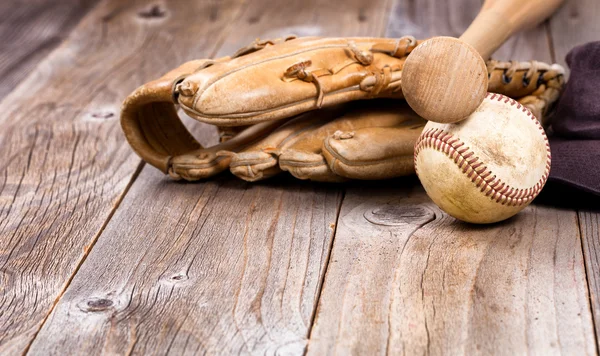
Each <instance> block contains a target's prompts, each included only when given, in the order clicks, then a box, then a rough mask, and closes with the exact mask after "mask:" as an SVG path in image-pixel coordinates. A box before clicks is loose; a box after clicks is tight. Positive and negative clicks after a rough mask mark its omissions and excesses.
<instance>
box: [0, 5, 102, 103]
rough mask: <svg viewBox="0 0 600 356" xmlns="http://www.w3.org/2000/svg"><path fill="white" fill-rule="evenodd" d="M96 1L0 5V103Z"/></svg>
mask: <svg viewBox="0 0 600 356" xmlns="http://www.w3.org/2000/svg"><path fill="white" fill-rule="evenodd" d="M97 2H98V0H34V1H26V2H24V1H19V0H3V1H2V2H0V14H2V15H0V16H1V17H0V39H1V40H2V41H1V42H0V100H1V99H2V98H4V96H5V95H6V94H8V93H9V92H11V91H12V90H13V89H14V88H15V87H16V86H17V85H18V84H19V81H21V80H22V79H24V78H25V77H26V76H27V75H28V74H29V72H30V71H31V70H33V68H35V66H36V65H37V64H38V63H39V62H40V61H41V60H42V59H44V58H45V57H46V56H47V55H48V54H49V53H50V52H51V51H52V50H53V49H54V48H55V47H57V46H58V45H59V44H60V43H61V42H62V41H63V40H64V39H65V38H66V36H67V35H68V34H69V32H71V30H72V28H73V27H74V26H75V25H77V23H78V22H79V21H80V20H81V18H82V17H83V16H84V15H85V14H86V13H87V12H88V11H89V10H90V8H92V7H93V6H94V5H95V4H96V3H97Z"/></svg>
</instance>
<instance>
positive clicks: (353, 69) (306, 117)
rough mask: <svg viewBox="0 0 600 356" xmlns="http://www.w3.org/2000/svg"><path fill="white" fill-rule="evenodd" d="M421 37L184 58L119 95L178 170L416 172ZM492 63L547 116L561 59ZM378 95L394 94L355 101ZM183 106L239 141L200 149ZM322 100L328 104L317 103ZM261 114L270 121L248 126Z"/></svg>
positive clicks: (139, 148)
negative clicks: (182, 115) (406, 69)
mask: <svg viewBox="0 0 600 356" xmlns="http://www.w3.org/2000/svg"><path fill="white" fill-rule="evenodd" d="M416 43H417V42H416V41H414V39H412V38H408V37H407V38H401V39H377V38H302V39H293V38H286V39H281V40H274V41H257V42H255V43H253V44H251V45H250V46H248V47H245V48H243V49H241V50H240V51H238V53H236V54H235V55H234V56H233V57H224V58H220V59H217V60H194V61H190V62H187V63H184V64H183V65H181V66H180V67H178V68H176V69H174V70H172V71H171V72H169V73H167V74H165V75H164V76H162V77H161V78H160V79H157V80H155V81H152V82H150V83H147V84H145V85H143V86H141V87H140V88H138V89H136V90H135V91H134V92H133V93H132V94H131V95H130V96H129V97H128V98H127V99H126V100H125V102H124V104H123V108H122V115H121V124H122V128H123V131H124V132H125V136H126V137H127V140H128V141H129V143H130V144H131V146H132V147H133V149H134V150H135V152H136V153H138V154H139V155H140V157H142V159H144V160H145V161H146V162H148V163H150V164H151V165H153V166H155V167H157V168H158V169H160V170H161V171H163V172H164V173H169V174H170V175H171V176H172V177H173V178H175V179H181V178H182V179H185V180H198V179H204V178H207V177H210V176H213V175H215V174H217V173H219V172H221V171H223V170H226V169H227V168H229V169H230V170H231V171H232V172H233V173H234V174H236V175H238V176H239V177H240V178H242V179H246V180H248V181H256V180H260V179H265V178H268V177H270V176H273V175H276V174H278V173H280V172H281V171H288V172H290V173H291V174H292V175H294V176H296V177H298V178H300V179H312V180H317V181H330V182H332V181H334V182H335V181H342V180H346V179H382V178H389V177H394V176H398V175H405V174H411V173H412V167H411V166H410V165H409V164H407V162H408V160H407V157H409V156H410V154H411V153H410V151H409V150H408V149H409V148H410V147H411V146H412V142H414V136H415V134H416V132H414V131H415V130H416V129H415V127H416V126H415V125H416V124H413V123H412V122H411V123H410V124H409V125H408V126H404V125H406V122H407V118H408V117H412V118H413V119H414V120H417V121H418V120H422V119H420V118H417V117H416V114H414V112H412V111H410V110H409V109H408V107H407V106H406V104H405V103H404V101H403V100H398V99H399V98H401V97H402V96H401V95H402V94H401V90H400V81H399V80H400V74H401V69H402V63H403V61H404V59H405V57H406V55H407V54H408V53H409V52H410V51H411V50H412V48H414V45H415V44H416ZM309 62H310V64H309ZM325 69H326V70H325ZM487 69H488V74H489V78H490V80H489V83H490V87H489V90H490V91H494V92H498V93H502V94H505V95H508V96H511V97H513V98H518V99H519V101H520V102H521V103H523V104H524V105H526V106H527V107H528V108H529V109H530V110H531V111H532V112H533V113H534V114H535V115H536V116H537V117H538V118H545V117H547V115H546V114H547V111H548V110H549V108H550V107H551V106H552V103H554V102H555V101H556V100H557V98H558V96H559V94H560V91H561V89H562V87H563V85H564V75H563V73H564V70H563V69H562V67H560V66H558V65H548V64H544V63H541V62H535V61H532V62H498V61H491V60H490V61H488V62H487ZM376 97H389V98H392V99H378V100H363V101H354V100H356V99H366V98H369V99H372V98H376ZM344 102H350V103H345V104H344ZM337 103H340V104H337ZM177 104H181V106H182V107H183V109H184V110H185V111H186V112H187V113H188V114H190V115H192V116H193V117H196V118H197V119H199V120H202V121H207V122H213V123H215V124H219V125H228V126H227V128H228V131H227V132H226V134H227V135H229V136H230V137H233V138H232V139H230V140H229V141H226V142H223V143H221V144H219V145H217V146H214V147H210V148H203V147H202V145H201V144H200V143H199V142H198V141H196V140H195V139H194V138H193V137H192V136H191V135H190V133H189V132H188V130H187V129H186V128H185V126H184V125H183V124H182V123H181V121H180V119H179V117H178V116H177V112H176V105H177ZM334 104H336V105H334ZM318 107H332V109H331V110H329V109H328V110H324V109H321V110H316V111H310V110H313V109H316V108H318ZM290 118H291V119H290ZM411 120H412V119H411ZM258 121H265V122H263V123H260V124H254V125H251V124H252V123H254V122H258ZM415 122H416V121H415ZM419 122H422V121H419ZM542 122H543V123H545V120H542ZM418 125H420V123H419V124H418ZM381 128H388V129H381ZM411 130H412V131H411ZM338 131H339V132H338ZM238 132H239V133H238ZM226 138H227V136H226V135H224V136H222V139H226Z"/></svg>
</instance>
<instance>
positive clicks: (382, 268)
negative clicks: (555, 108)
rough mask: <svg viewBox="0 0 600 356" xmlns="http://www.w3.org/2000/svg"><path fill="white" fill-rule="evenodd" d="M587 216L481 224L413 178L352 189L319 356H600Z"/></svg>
mask: <svg viewBox="0 0 600 356" xmlns="http://www.w3.org/2000/svg"><path fill="white" fill-rule="evenodd" d="M393 186H400V187H402V186H405V187H411V186H414V188H412V189H410V188H409V189H405V188H393ZM576 220H577V217H576V214H575V212H573V211H563V210H559V209H553V208H546V207H537V206H531V207H528V208H527V209H526V210H525V211H524V212H522V213H521V214H519V215H518V216H517V217H515V218H513V219H511V220H509V221H506V222H504V223H500V224H495V225H490V226H473V225H468V224H464V223H461V222H458V221H456V220H455V219H453V218H451V217H448V216H447V215H446V214H445V213H443V212H442V211H441V210H439V209H438V208H437V207H436V206H435V205H434V204H433V203H432V202H431V201H430V200H429V199H428V198H427V196H426V195H425V193H424V192H423V190H422V189H421V188H420V187H417V186H415V185H414V182H410V181H404V180H402V181H397V182H390V184H389V185H388V186H387V187H377V188H374V187H372V188H367V189H365V188H364V187H361V188H360V189H350V190H349V191H348V192H347V193H346V196H345V199H344V203H343V205H342V211H341V212H340V218H339V221H338V228H337V233H336V237H335V241H334V245H333V251H332V255H331V258H330V264H329V267H328V269H327V275H326V277H325V282H324V286H323V291H322V294H321V300H320V303H319V306H318V312H317V316H316V320H315V325H314V327H313V332H312V334H311V340H310V343H309V348H308V354H309V355H323V354H353V355H360V354H387V353H390V354H408V355H415V354H434V355H440V354H468V355H471V354H483V355H489V354H502V355H504V354H505V355H518V354H526V353H539V354H544V355H548V354H559V353H560V354H567V355H571V354H577V355H592V354H595V352H596V350H595V346H594V331H593V327H592V319H591V315H590V311H589V301H588V295H587V289H586V281H585V269H584V266H583V256H582V254H581V241H580V235H579V231H578V227H577V222H576Z"/></svg>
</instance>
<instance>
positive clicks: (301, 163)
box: [279, 99, 424, 182]
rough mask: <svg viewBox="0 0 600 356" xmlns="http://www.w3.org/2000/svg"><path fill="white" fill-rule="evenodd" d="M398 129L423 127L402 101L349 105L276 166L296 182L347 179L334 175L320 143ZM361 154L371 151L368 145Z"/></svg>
mask: <svg viewBox="0 0 600 356" xmlns="http://www.w3.org/2000/svg"><path fill="white" fill-rule="evenodd" d="M400 125H407V126H412V125H424V120H423V119H421V118H420V117H418V116H417V115H416V114H415V113H414V112H413V111H412V110H411V109H410V107H409V106H408V105H407V104H406V103H405V102H404V101H402V100H383V99H381V100H377V101H373V102H371V101H362V102H356V103H352V107H351V108H350V110H348V112H347V113H346V114H345V115H343V116H342V117H340V118H338V119H336V120H334V121H332V122H329V123H327V124H325V125H322V126H321V127H319V128H317V129H315V130H314V131H312V132H310V133H307V134H305V135H304V136H302V139H301V140H298V141H296V143H294V144H293V145H291V146H289V147H288V148H287V149H286V150H284V151H283V152H281V155H280V156H279V166H280V167H281V169H283V170H284V171H288V172H290V173H291V174H292V175H293V176H294V177H296V178H299V179H311V180H315V181H323V182H337V181H342V180H345V178H346V177H344V176H342V175H338V174H335V172H334V171H332V170H331V168H330V166H329V165H328V164H327V161H326V160H325V157H324V156H323V153H322V147H323V140H325V139H326V138H327V137H329V136H331V135H333V134H334V133H336V132H337V131H353V130H359V129H366V128H375V127H394V126H400ZM361 150H364V151H369V150H371V147H370V145H367V146H365V147H362V148H361Z"/></svg>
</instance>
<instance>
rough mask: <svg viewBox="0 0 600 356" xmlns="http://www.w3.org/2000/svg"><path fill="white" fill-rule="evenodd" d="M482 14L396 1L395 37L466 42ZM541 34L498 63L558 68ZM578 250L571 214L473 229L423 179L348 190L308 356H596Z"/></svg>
mask: <svg viewBox="0 0 600 356" xmlns="http://www.w3.org/2000/svg"><path fill="white" fill-rule="evenodd" d="M475 3H477V1H456V2H452V3H451V4H448V5H442V6H440V7H438V8H436V7H435V6H433V2H432V1H422V2H400V1H398V2H396V4H395V5H394V7H393V8H394V11H393V12H392V17H391V21H390V24H389V25H388V30H387V31H388V32H387V34H388V36H399V35H401V34H407V32H408V30H411V29H413V28H415V27H416V26H422V27H420V29H421V31H420V34H421V36H422V37H427V36H430V35H433V34H435V35H453V36H458V35H460V33H461V32H462V31H463V30H464V29H466V27H467V26H468V22H470V20H471V19H472V18H473V17H474V14H475V12H476V11H477V9H478V4H475ZM436 4H437V3H436ZM469 11H473V16H470V15H468V13H469ZM465 21H467V22H465ZM417 24H418V25H417ZM544 26H546V25H542V27H540V28H537V29H534V30H531V31H529V32H525V33H523V34H521V35H518V36H516V37H515V38H514V39H512V40H510V41H508V42H507V44H505V45H504V46H503V47H502V48H501V49H500V50H499V52H497V54H499V56H495V57H496V58H502V59H521V60H527V59H537V60H544V61H550V60H551V56H550V54H551V51H550V48H549V47H548V37H546V31H545V30H544ZM398 31H399V32H400V33H398ZM415 32H416V33H419V31H418V30H417V31H415ZM504 56H506V57H504ZM503 57H504V58H503ZM398 187H405V188H398ZM580 243H581V236H580V234H579V229H578V225H577V218H576V214H575V212H573V211H568V210H559V209H553V208H545V207H538V206H531V207H528V208H527V209H526V210H525V211H524V212H522V213H521V214H519V215H518V216H517V217H515V218H513V219H511V220H509V221H507V222H505V223H500V224H495V225H491V226H473V225H466V224H463V223H460V222H457V221H456V220H454V219H452V218H450V217H448V216H447V215H446V214H445V213H443V212H442V211H440V210H439V209H438V208H437V207H436V206H435V205H434V204H433V203H432V202H431V201H430V200H429V198H428V197H427V196H426V195H425V194H424V192H423V191H422V189H421V188H419V187H418V183H417V181H416V180H415V179H413V180H410V179H409V180H397V181H392V182H389V183H388V184H387V185H385V186H382V185H381V184H377V185H372V186H370V187H369V188H366V187H365V185H364V184H361V185H356V186H355V187H350V188H349V189H348V190H347V192H346V196H345V199H344V201H343V204H342V210H341V212H340V218H339V221H338V229H337V232H336V237H335V240H334V245H333V250H332V255H331V257H330V264H329V267H328V270H327V274H326V277H325V282H324V285H323V290H322V292H321V293H322V294H321V299H320V303H319V305H318V309H317V315H316V319H315V324H314V326H313V329H312V332H311V336H310V342H309V346H308V354H309V355H321V354H353V355H359V354H384V353H385V354H387V353H391V354H506V355H512V354H524V353H536V354H558V353H563V354H595V353H596V346H595V341H594V330H593V326H592V325H593V324H592V317H591V314H590V310H589V301H588V291H587V286H586V281H585V269H584V265H583V255H582V251H581V246H580Z"/></svg>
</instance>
